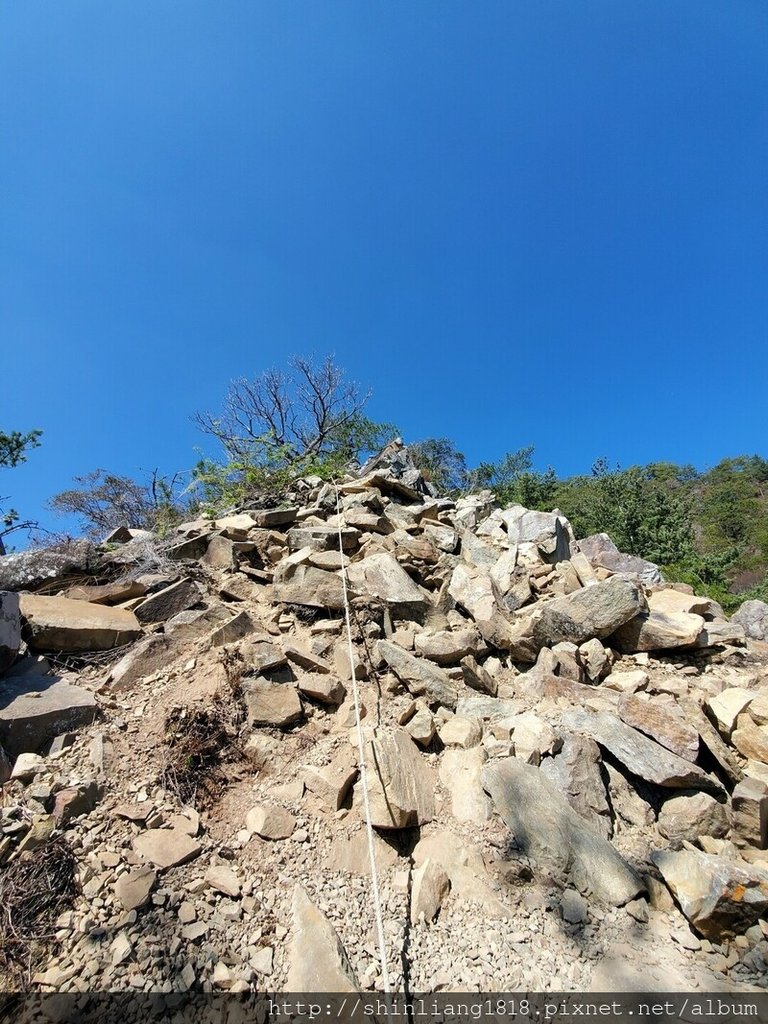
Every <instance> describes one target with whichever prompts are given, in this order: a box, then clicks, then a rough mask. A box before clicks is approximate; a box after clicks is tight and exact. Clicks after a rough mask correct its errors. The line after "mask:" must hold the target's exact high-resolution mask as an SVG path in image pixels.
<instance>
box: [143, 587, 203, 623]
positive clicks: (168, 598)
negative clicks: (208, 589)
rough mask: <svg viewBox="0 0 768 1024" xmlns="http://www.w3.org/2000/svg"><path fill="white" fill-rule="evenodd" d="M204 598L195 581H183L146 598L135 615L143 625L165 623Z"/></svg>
mask: <svg viewBox="0 0 768 1024" xmlns="http://www.w3.org/2000/svg"><path fill="white" fill-rule="evenodd" d="M202 597H203V592H202V591H201V589H200V587H199V586H198V585H197V584H196V583H195V581H194V580H190V579H182V580H179V581H178V582H177V583H172V584H171V585H170V587H166V588H165V589H164V590H159V591H158V592H157V593H156V594H151V595H150V596H149V597H147V598H145V600H143V601H142V602H141V603H140V604H137V605H136V607H135V608H134V614H135V616H136V618H137V619H138V620H139V622H142V623H149V622H165V621H166V620H167V619H170V618H172V617H173V616H174V615H178V613H179V612H184V611H187V609H188V608H191V607H192V606H193V605H196V604H198V603H199V602H200V601H201V600H202Z"/></svg>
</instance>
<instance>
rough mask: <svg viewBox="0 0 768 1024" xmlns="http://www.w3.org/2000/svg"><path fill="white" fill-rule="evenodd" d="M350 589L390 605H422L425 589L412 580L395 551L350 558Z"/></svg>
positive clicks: (424, 602)
mask: <svg viewBox="0 0 768 1024" xmlns="http://www.w3.org/2000/svg"><path fill="white" fill-rule="evenodd" d="M347 580H348V581H349V586H350V589H351V590H352V591H353V592H354V593H355V594H358V595H360V596H362V597H377V598H379V599H380V600H382V601H384V602H386V604H388V605H392V606H394V607H395V608H397V607H398V606H411V607H414V608H422V609H423V608H425V607H426V606H427V605H428V604H429V603H430V602H429V597H428V595H427V593H426V591H424V590H422V589H421V587H420V586H418V584H416V583H414V581H413V580H412V579H411V577H410V576H409V575H408V573H407V572H406V571H405V569H403V567H402V566H401V565H400V563H399V562H398V561H397V559H396V558H395V557H394V555H390V554H388V553H387V552H382V553H381V554H377V555H369V557H368V558H363V559H362V560H361V561H360V562H353V563H352V565H350V566H349V568H348V569H347Z"/></svg>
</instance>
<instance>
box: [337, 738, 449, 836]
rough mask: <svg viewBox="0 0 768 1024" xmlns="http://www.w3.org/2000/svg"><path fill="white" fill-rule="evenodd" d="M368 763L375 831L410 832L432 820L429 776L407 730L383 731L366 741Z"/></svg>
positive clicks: (432, 795)
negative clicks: (411, 829)
mask: <svg viewBox="0 0 768 1024" xmlns="http://www.w3.org/2000/svg"><path fill="white" fill-rule="evenodd" d="M365 760H366V765H367V767H368V795H369V799H370V806H371V820H372V822H373V825H374V826H375V827H376V828H382V829H399V828H411V827H413V826H414V825H424V824H426V822H428V821H431V820H432V818H433V817H434V814H435V803H434V793H433V785H432V780H431V778H430V773H429V771H428V769H427V766H426V764H425V763H424V762H423V761H422V759H421V755H420V754H419V752H418V750H417V748H416V746H415V745H414V743H413V740H411V738H410V736H409V735H408V733H407V732H406V731H405V730H404V729H402V728H397V729H389V730H380V731H379V732H378V733H377V734H376V736H375V737H374V738H373V739H372V740H367V741H366V744H365ZM358 788H359V786H357V787H355V790H356V795H357V789H358Z"/></svg>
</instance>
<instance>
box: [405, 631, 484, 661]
mask: <svg viewBox="0 0 768 1024" xmlns="http://www.w3.org/2000/svg"><path fill="white" fill-rule="evenodd" d="M479 646H480V637H479V636H478V635H477V632H476V631H475V630H474V629H471V628H466V629H454V630H450V629H443V630H438V632H436V633H431V632H429V631H425V632H424V633H417V634H416V638H415V647H416V652H417V653H418V654H420V655H421V657H422V658H428V659H429V660H430V661H434V662H435V663H436V664H437V665H457V664H458V663H459V662H460V661H461V659H462V658H465V657H467V656H468V655H472V654H475V653H476V652H477V650H478V648H479Z"/></svg>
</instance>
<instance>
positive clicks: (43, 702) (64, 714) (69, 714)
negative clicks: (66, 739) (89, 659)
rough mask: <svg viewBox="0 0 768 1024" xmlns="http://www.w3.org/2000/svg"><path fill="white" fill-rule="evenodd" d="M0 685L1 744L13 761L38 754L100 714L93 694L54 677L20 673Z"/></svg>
mask: <svg viewBox="0 0 768 1024" xmlns="http://www.w3.org/2000/svg"><path fill="white" fill-rule="evenodd" d="M24 661H26V659H23V660H22V662H19V663H17V665H16V666H14V670H13V674H12V675H10V676H8V677H7V678H6V679H4V680H3V681H2V682H0V744H2V746H3V747H4V748H5V750H6V751H7V752H8V754H9V755H10V756H11V757H16V756H17V755H18V754H21V753H23V752H24V751H38V750H42V748H43V747H44V746H45V745H46V743H50V742H51V740H52V739H53V738H54V737H55V736H58V735H59V733H62V732H69V731H71V730H73V729H77V728H80V727H81V726H84V725H90V724H91V722H93V720H94V719H95V718H96V715H97V714H98V707H97V705H96V698H95V697H94V695H93V694H92V693H91V691H90V690H85V689H83V688H82V687H79V686H73V685H72V683H67V682H65V681H64V680H63V679H60V678H59V677H58V676H54V675H43V674H38V673H36V672H22V671H18V672H17V670H20V669H21V668H22V666H23V664H24Z"/></svg>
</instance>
